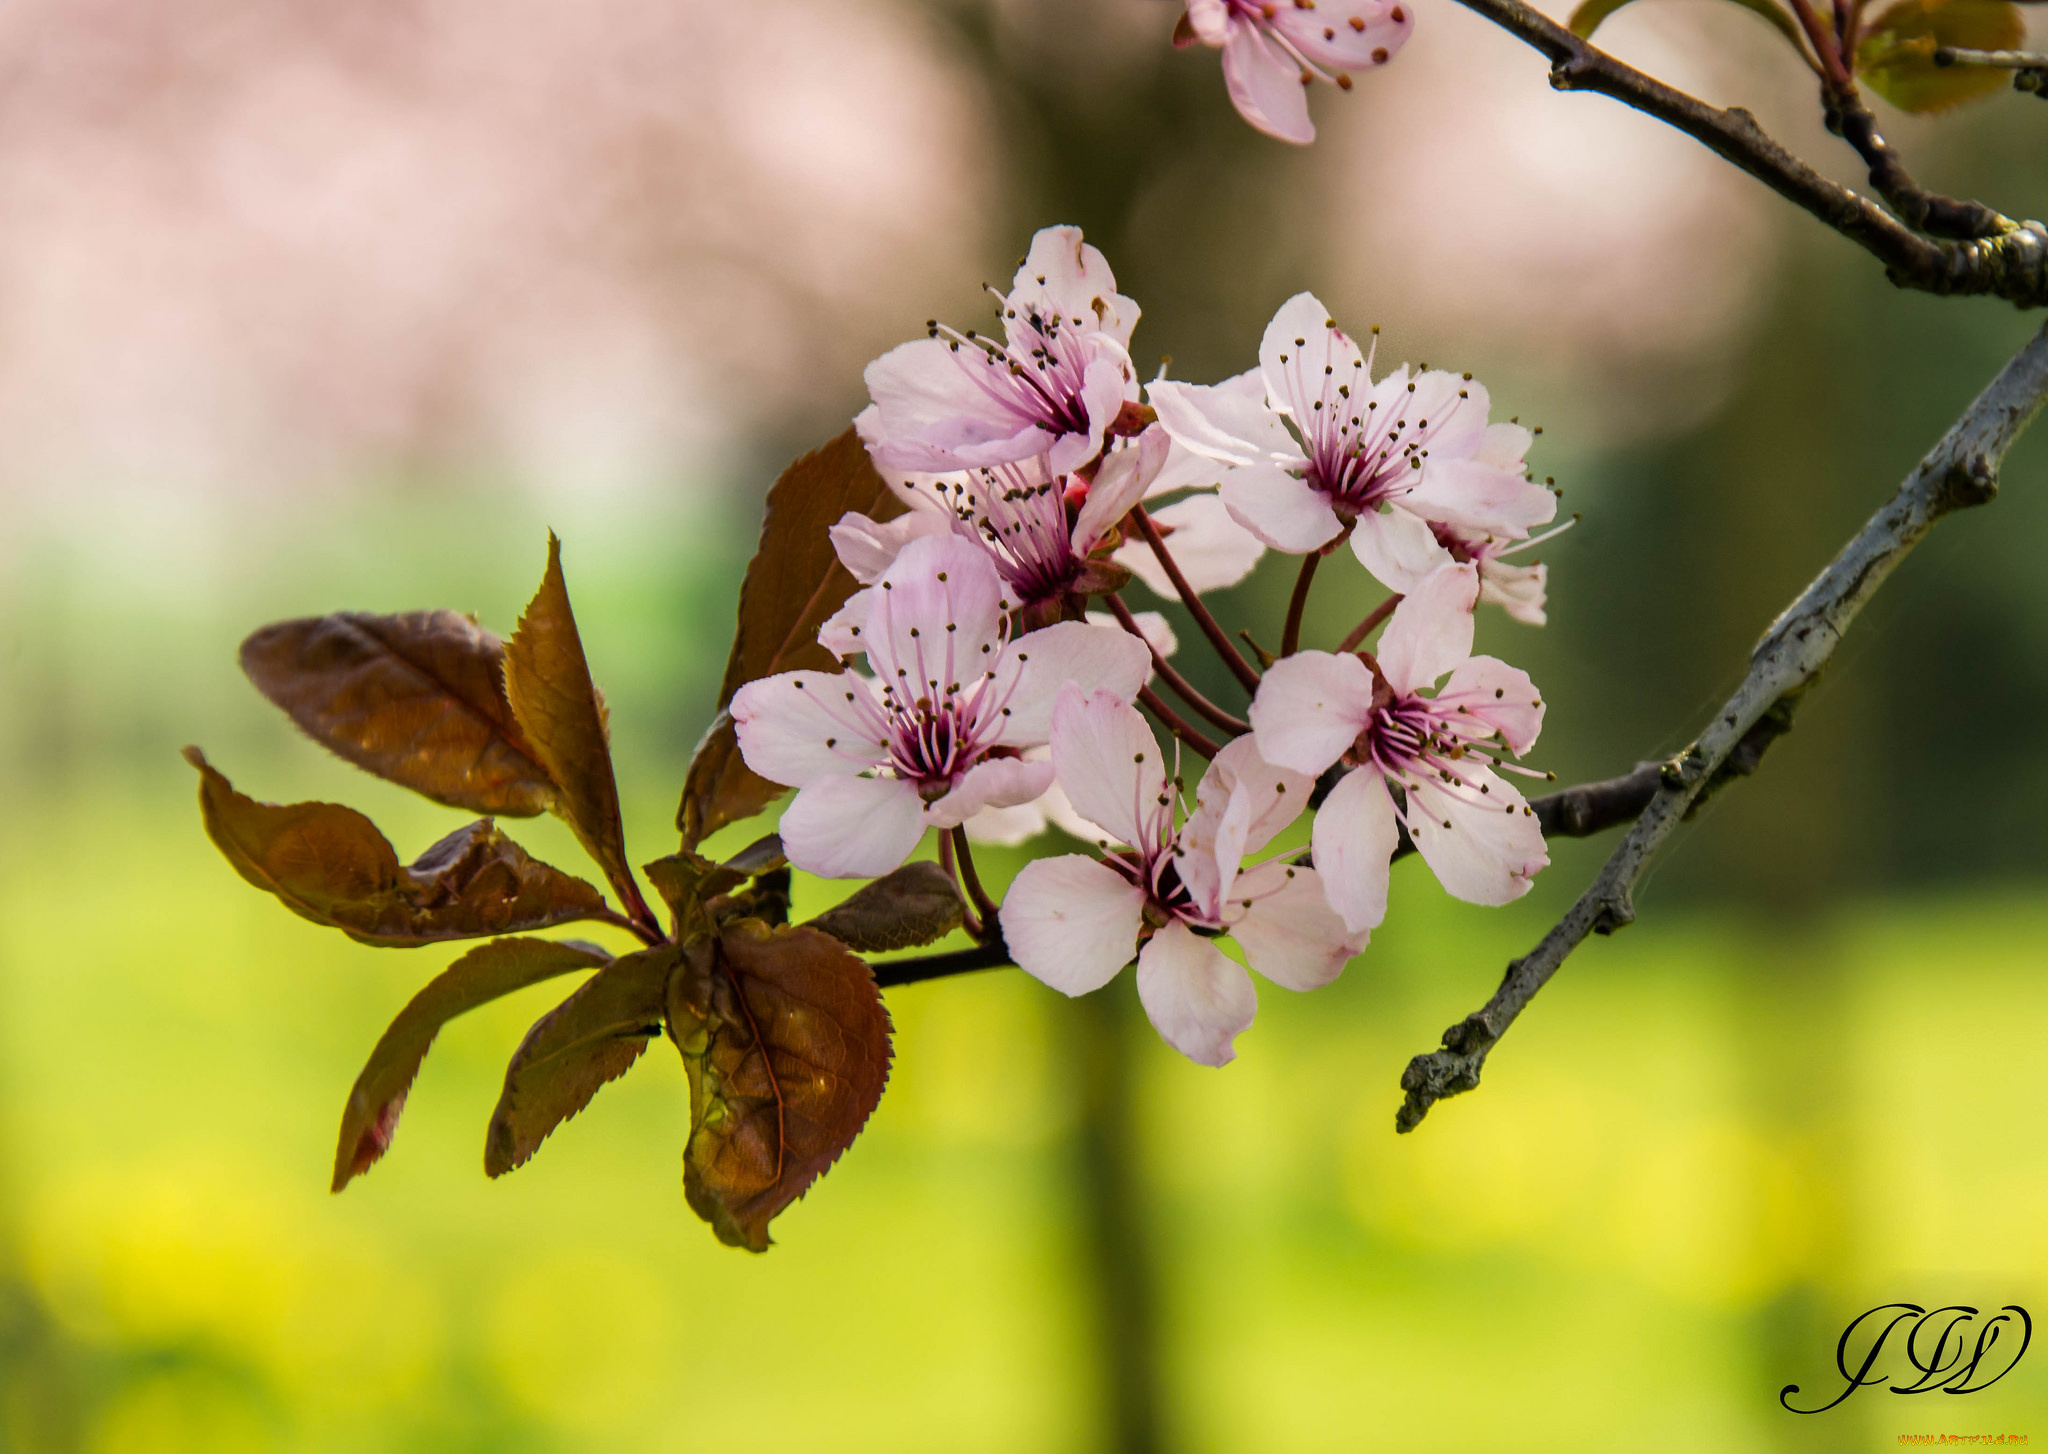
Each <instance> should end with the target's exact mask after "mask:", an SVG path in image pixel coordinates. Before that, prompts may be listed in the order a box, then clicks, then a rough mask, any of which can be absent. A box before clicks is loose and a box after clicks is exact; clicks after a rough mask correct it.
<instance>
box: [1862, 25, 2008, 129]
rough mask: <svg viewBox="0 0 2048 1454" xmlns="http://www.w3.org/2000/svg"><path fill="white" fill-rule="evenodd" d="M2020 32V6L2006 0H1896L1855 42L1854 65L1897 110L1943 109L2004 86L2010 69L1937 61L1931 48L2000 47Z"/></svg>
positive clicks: (1916, 112)
mask: <svg viewBox="0 0 2048 1454" xmlns="http://www.w3.org/2000/svg"><path fill="white" fill-rule="evenodd" d="M2025 33H2026V22H2025V21H2024V20H2023V19H2022V18H2021V16H2020V12H2019V7H2018V6H2016V5H2012V4H2008V3H2006V0H1899V3H1898V4H1896V5H1894V6H1892V7H1891V8H1890V9H1889V10H1887V11H1885V12H1884V14H1882V15H1880V16H1878V17H1877V19H1876V20H1875V21H1874V22H1872V24H1871V25H1870V27H1869V28H1868V29H1867V30H1866V31H1865V32H1864V35H1863V39H1862V41H1861V42H1860V43H1859V44H1858V45H1857V47H1856V66H1857V71H1858V73H1859V74H1860V75H1861V76H1862V78H1863V79H1864V80H1865V81H1866V82H1868V83H1869V86H1870V89H1871V90H1873V91H1875V92H1877V94H1878V95H1880V96H1882V97H1884V99H1885V100H1887V101H1889V102H1891V103H1892V105H1894V106H1896V107H1898V108H1899V109H1900V110H1901V111H1909V112H1913V113H1915V114H1917V115H1924V114H1927V113H1929V112H1935V111H1946V110H1948V109H1949V108H1951V107H1954V106H1959V105H1961V104H1962V103H1964V102H1965V101H1976V100H1980V99H1982V98H1983V97H1986V96H1990V95H1994V94H1996V93H1997V92H1999V91H2002V90H2005V89H2006V88H2007V87H2008V86H2010V85H2011V84H2012V72H2010V71H2001V70H1993V69H1990V68H1988V67H1983V66H1937V65H1936V64H1935V63H1934V53H1935V51H1937V50H1938V49H1940V48H1941V47H1942V46H1958V47H1960V48H1962V49H1964V50H2006V49H2008V48H2010V47H2012V46H2016V45H2018V44H2019V43H2020V39H2021V37H2022V36H2023V35H2025Z"/></svg>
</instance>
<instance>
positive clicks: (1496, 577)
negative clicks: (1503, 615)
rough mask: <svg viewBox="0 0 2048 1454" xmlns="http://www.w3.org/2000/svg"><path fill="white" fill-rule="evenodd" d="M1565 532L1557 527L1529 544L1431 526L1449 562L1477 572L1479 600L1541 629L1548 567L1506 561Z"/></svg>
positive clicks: (1435, 524) (1490, 535)
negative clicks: (1468, 565)
mask: <svg viewBox="0 0 2048 1454" xmlns="http://www.w3.org/2000/svg"><path fill="white" fill-rule="evenodd" d="M1565 528H1566V527H1565V526H1559V527H1558V528H1557V529H1556V530H1547V531H1545V532H1544V533H1543V534H1541V535H1538V536H1535V537H1533V538H1531V539H1529V540H1510V539H1505V538H1503V537H1501V536H1498V535H1493V534H1489V533H1483V532H1481V531H1477V530H1459V529H1458V528H1456V527H1455V526H1451V525H1442V524H1437V523H1434V522H1432V524H1431V526H1430V529H1431V530H1433V531H1434V532H1435V534H1436V539H1437V544H1439V545H1441V546H1443V548H1444V549H1446V550H1448V551H1449V552H1450V553H1451V559H1452V560H1455V561H1459V562H1461V563H1469V564H1471V565H1473V566H1475V567H1477V568H1478V571H1479V599H1480V600H1481V601H1482V602H1485V603H1487V604H1490V605H1495V606H1499V607H1500V608H1501V609H1502V610H1504V611H1506V612H1507V613H1508V615H1510V616H1512V617H1513V618H1514V619H1515V620H1517V621H1520V622H1522V623H1523V624H1525V625H1529V626H1541V625H1543V624H1544V623H1545V622H1546V621H1547V620H1548V619H1549V617H1548V615H1547V614H1546V613H1545V611H1544V604H1545V589H1544V588H1545V587H1546V585H1548V583H1549V579H1550V567H1549V566H1547V565H1544V564H1543V563H1542V562H1541V561H1531V562H1529V564H1527V565H1523V564H1522V563H1521V562H1519V561H1512V560H1508V559H1506V557H1508V556H1510V555H1514V554H1516V553H1517V552H1519V551H1522V550H1526V549H1527V548H1528V547H1530V546H1532V545H1535V544H1537V543H1539V542H1540V541H1544V540H1548V539H1550V538H1551V537H1552V536H1553V535H1556V534H1558V533H1559V531H1561V530H1563V529H1565Z"/></svg>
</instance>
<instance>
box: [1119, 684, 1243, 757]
mask: <svg viewBox="0 0 2048 1454" xmlns="http://www.w3.org/2000/svg"><path fill="white" fill-rule="evenodd" d="M1138 700H1139V701H1140V702H1142V703H1143V704H1144V705H1145V707H1146V709H1147V710H1149V711H1150V712H1151V713H1152V715H1153V716H1155V717H1157V718H1158V719H1159V721H1160V723H1161V725H1163V726H1164V727H1165V728H1166V730H1167V731H1169V732H1171V733H1172V734H1173V735H1174V736H1176V737H1178V738H1179V739H1180V740H1181V741H1183V742H1185V743H1186V744H1187V745H1188V746H1190V747H1192V748H1194V749H1195V751H1197V752H1199V753H1201V754H1202V756H1204V757H1206V758H1208V759H1209V760H1210V761H1211V762H1214V761H1215V760H1216V754H1217V753H1219V752H1221V751H1222V750H1223V744H1222V743H1220V742H1214V741H1211V740H1210V738H1209V737H1208V736H1207V734H1205V733H1204V732H1203V731H1202V729H1201V728H1199V727H1197V726H1195V724H1194V723H1192V722H1190V721H1188V719H1187V718H1185V717H1183V716H1181V714H1180V713H1178V712H1176V711H1174V710H1173V708H1171V707H1169V706H1167V705H1166V703H1164V702H1162V701H1161V700H1160V699H1159V693H1157V692H1155V691H1153V690H1152V689H1151V688H1150V687H1139V688H1138Z"/></svg>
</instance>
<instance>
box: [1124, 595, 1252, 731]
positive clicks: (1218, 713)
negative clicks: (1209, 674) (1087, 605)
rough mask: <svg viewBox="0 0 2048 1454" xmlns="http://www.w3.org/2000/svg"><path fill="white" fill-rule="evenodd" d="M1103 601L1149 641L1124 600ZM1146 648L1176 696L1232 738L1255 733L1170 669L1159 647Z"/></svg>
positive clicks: (1133, 632)
mask: <svg viewBox="0 0 2048 1454" xmlns="http://www.w3.org/2000/svg"><path fill="white" fill-rule="evenodd" d="M1103 600H1104V602H1105V603H1106V604H1107V605H1108V606H1109V612H1110V614H1111V615H1112V616H1114V617H1116V619H1117V620H1118V621H1119V622H1120V623H1122V625H1123V628H1124V630H1126V631H1128V632H1130V633H1131V635H1133V636H1135V637H1137V638H1138V639H1139V640H1140V641H1145V633H1144V632H1142V631H1140V630H1139V629H1138V618H1137V617H1135V616H1133V615H1132V614H1131V608H1130V607H1129V606H1126V605H1125V604H1124V603H1123V599H1122V598H1121V597H1119V596H1105V597H1103ZM1145 649H1146V650H1147V651H1149V652H1151V653H1152V670H1154V671H1155V672H1157V673H1159V680H1161V681H1163V682H1165V683H1166V684H1167V685H1168V686H1169V687H1172V688H1173V690H1174V694H1175V695H1176V696H1178V697H1179V698H1180V699H1181V700H1182V701H1183V702H1186V703H1187V704H1188V705H1189V706H1190V707H1193V708H1194V709H1195V711H1196V712H1198V713H1200V714H1201V715H1202V716H1204V717H1207V718H1208V719H1209V720H1210V721H1211V722H1213V723H1215V724H1216V725H1217V726H1218V727H1221V728H1222V729H1223V730H1224V731H1225V732H1228V733H1229V734H1230V735H1231V736H1232V737H1242V736H1244V734H1245V733H1247V732H1249V731H1251V730H1252V724H1251V723H1249V722H1247V721H1245V720H1244V719H1243V718H1241V717H1233V716H1231V715H1230V714H1229V713H1228V712H1226V711H1224V710H1223V709H1222V708H1221V707H1219V706H1217V705H1216V704H1215V703H1214V702H1212V701H1210V700H1209V699H1208V698H1207V697H1205V696H1203V695H1202V694H1201V693H1200V692H1198V691H1196V690H1195V688H1194V684H1193V683H1192V682H1190V681H1189V680H1188V679H1187V678H1186V677H1184V676H1182V675H1181V674H1180V673H1179V672H1177V671H1175V670H1174V669H1173V668H1172V667H1171V666H1169V665H1168V664H1167V661H1166V658H1165V657H1163V656H1161V655H1160V654H1159V651H1158V648H1157V647H1155V646H1153V645H1152V643H1151V642H1149V641H1145Z"/></svg>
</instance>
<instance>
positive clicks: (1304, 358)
mask: <svg viewBox="0 0 2048 1454" xmlns="http://www.w3.org/2000/svg"><path fill="white" fill-rule="evenodd" d="M1294 86H1295V90H1296V91H1297V92H1298V91H1300V89H1301V80H1300V72H1299V71H1297V72H1296V73H1295V78H1294ZM1259 367H1260V368H1261V369H1262V370H1264V372H1265V375H1266V389H1267V392H1268V393H1269V394H1270V395H1271V396H1272V398H1273V399H1274V400H1276V401H1279V402H1281V403H1283V404H1284V405H1285V406H1286V409H1287V412H1289V413H1290V414H1292V415H1293V416H1294V420H1295V423H1296V424H1305V423H1306V421H1307V419H1308V417H1309V415H1310V414H1311V413H1312V412H1313V411H1314V406H1315V404H1316V402H1317V401H1318V400H1320V399H1321V398H1322V397H1323V395H1324V392H1325V390H1326V388H1327V387H1329V386H1330V385H1332V384H1336V385H1343V386H1345V387H1347V388H1349V389H1350V390H1351V392H1352V394H1353V395H1354V396H1356V395H1357V394H1359V393H1360V392H1362V391H1363V389H1364V386H1365V385H1366V384H1367V382H1368V381H1369V380H1368V375H1367V373H1366V363H1365V355H1364V354H1362V353H1360V352H1359V349H1358V345H1357V343H1355V342H1353V340H1352V338H1351V335H1350V334H1348V333H1346V332H1344V330H1343V329H1341V328H1339V327H1337V326H1336V320H1335V319H1334V318H1332V317H1331V315H1330V310H1329V309H1328V308H1325V307H1324V306H1323V300H1322V299H1320V298H1318V297H1317V296H1316V295H1315V294H1313V293H1296V294H1295V295H1294V296H1293V297H1292V298H1289V299H1288V300H1287V301H1286V302H1285V303H1282V304H1281V305H1280V311H1279V312H1277V313H1275V314H1274V315H1273V321H1272V322H1271V323H1268V324H1267V325H1266V333H1265V337H1263V338H1262V339H1260V340H1259ZM1325 370H1328V372H1325Z"/></svg>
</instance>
